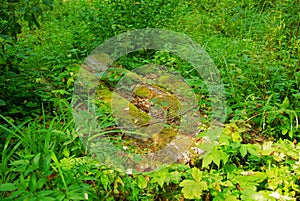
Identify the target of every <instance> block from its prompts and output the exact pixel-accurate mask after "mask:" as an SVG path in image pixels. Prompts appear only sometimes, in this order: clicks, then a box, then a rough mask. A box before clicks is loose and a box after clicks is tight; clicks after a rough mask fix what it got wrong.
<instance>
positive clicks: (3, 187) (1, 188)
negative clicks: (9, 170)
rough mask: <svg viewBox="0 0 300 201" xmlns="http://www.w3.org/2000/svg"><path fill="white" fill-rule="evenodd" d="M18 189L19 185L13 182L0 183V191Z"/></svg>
mask: <svg viewBox="0 0 300 201" xmlns="http://www.w3.org/2000/svg"><path fill="white" fill-rule="evenodd" d="M16 189H17V187H16V186H15V185H14V184H13V183H5V184H0V191H13V190H16Z"/></svg>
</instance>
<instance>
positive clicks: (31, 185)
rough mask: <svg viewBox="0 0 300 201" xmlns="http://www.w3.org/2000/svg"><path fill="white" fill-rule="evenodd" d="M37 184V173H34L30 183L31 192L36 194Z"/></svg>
mask: <svg viewBox="0 0 300 201" xmlns="http://www.w3.org/2000/svg"><path fill="white" fill-rule="evenodd" d="M36 187H37V184H36V173H35V172H34V173H32V175H31V177H30V182H29V188H30V191H31V192H34V191H35V190H36Z"/></svg>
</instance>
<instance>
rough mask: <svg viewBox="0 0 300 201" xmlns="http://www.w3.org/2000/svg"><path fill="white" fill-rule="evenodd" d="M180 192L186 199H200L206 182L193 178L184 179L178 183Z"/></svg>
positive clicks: (205, 188) (205, 187)
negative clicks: (180, 188)
mask: <svg viewBox="0 0 300 201" xmlns="http://www.w3.org/2000/svg"><path fill="white" fill-rule="evenodd" d="M179 186H181V187H183V188H182V193H183V195H184V197H185V198H187V199H200V198H201V195H202V191H203V190H207V184H206V182H203V181H201V182H196V181H193V180H184V181H182V182H181V183H180V185H179Z"/></svg>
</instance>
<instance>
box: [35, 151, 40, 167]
mask: <svg viewBox="0 0 300 201" xmlns="http://www.w3.org/2000/svg"><path fill="white" fill-rule="evenodd" d="M40 158H41V153H38V154H37V155H36V156H35V157H34V158H33V166H34V167H35V168H38V167H39V166H40Z"/></svg>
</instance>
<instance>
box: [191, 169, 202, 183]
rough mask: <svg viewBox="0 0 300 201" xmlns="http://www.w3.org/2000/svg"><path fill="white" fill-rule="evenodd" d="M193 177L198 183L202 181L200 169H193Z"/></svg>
mask: <svg viewBox="0 0 300 201" xmlns="http://www.w3.org/2000/svg"><path fill="white" fill-rule="evenodd" d="M192 176H193V178H194V180H195V181H196V182H200V181H201V180H202V172H201V171H200V170H199V169H198V168H193V169H192Z"/></svg>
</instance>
